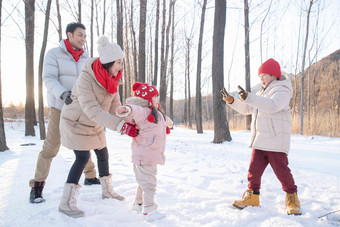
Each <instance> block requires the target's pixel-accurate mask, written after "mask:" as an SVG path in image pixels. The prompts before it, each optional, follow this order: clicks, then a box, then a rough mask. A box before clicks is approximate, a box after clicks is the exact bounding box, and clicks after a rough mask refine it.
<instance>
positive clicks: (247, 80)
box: [244, 0, 251, 130]
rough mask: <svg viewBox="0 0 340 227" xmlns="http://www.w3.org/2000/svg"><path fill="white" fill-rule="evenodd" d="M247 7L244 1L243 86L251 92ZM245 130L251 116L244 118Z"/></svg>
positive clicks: (247, 127) (248, 126) (246, 0)
mask: <svg viewBox="0 0 340 227" xmlns="http://www.w3.org/2000/svg"><path fill="white" fill-rule="evenodd" d="M249 32H250V28H249V6H248V0H244V36H245V38H244V51H245V73H246V74H245V84H246V90H247V91H248V92H251V87H250V53H249ZM245 119H246V129H247V130H249V129H250V123H251V115H247V116H245Z"/></svg>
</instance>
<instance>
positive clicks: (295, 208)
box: [286, 192, 302, 215]
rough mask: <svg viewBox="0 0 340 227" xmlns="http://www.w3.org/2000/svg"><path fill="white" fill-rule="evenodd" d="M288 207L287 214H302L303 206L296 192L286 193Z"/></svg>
mask: <svg viewBox="0 0 340 227" xmlns="http://www.w3.org/2000/svg"><path fill="white" fill-rule="evenodd" d="M286 207H287V214H288V215H291V214H294V215H301V214H302V213H301V206H300V201H299V198H298V196H297V194H296V192H295V193H286Z"/></svg>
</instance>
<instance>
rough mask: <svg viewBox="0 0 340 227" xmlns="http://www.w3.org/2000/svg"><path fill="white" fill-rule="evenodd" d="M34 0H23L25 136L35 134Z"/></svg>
mask: <svg viewBox="0 0 340 227" xmlns="http://www.w3.org/2000/svg"><path fill="white" fill-rule="evenodd" d="M34 4H35V0H26V1H25V25H26V39H25V40H26V41H25V42H26V104H25V136H35V131H34V124H35V105H34V67H33V66H34V61H33V59H34V12H35V5H34Z"/></svg>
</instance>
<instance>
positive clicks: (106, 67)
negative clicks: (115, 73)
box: [102, 61, 115, 72]
mask: <svg viewBox="0 0 340 227" xmlns="http://www.w3.org/2000/svg"><path fill="white" fill-rule="evenodd" d="M114 63H115V61H113V62H109V63H105V64H102V66H103V68H104V69H106V71H107V72H109V69H110V68H111V66H113V64H114Z"/></svg>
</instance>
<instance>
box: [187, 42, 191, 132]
mask: <svg viewBox="0 0 340 227" xmlns="http://www.w3.org/2000/svg"><path fill="white" fill-rule="evenodd" d="M190 41H191V40H190V39H187V59H188V63H187V78H186V80H187V81H188V83H187V86H188V127H189V128H192V121H191V92H190V48H191V44H190Z"/></svg>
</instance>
